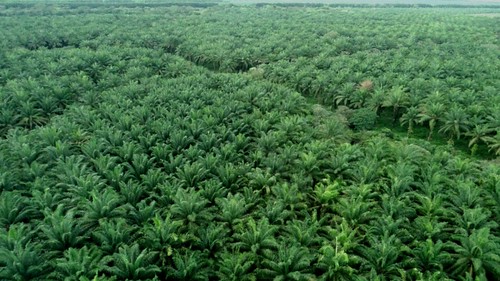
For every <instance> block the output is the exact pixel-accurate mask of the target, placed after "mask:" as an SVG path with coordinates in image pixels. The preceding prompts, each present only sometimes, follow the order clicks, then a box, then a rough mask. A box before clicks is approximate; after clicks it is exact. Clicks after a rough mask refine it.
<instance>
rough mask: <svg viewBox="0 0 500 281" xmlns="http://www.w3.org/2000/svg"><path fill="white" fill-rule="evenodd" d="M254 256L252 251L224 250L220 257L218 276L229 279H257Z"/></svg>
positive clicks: (240, 280) (241, 280) (231, 280)
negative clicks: (253, 270)
mask: <svg viewBox="0 0 500 281" xmlns="http://www.w3.org/2000/svg"><path fill="white" fill-rule="evenodd" d="M253 259H254V257H253V255H252V254H250V253H239V252H237V251H235V252H222V253H221V254H220V255H219V258H218V261H219V262H218V265H219V267H218V270H217V272H216V275H217V277H218V278H219V279H220V280H228V281H255V280H257V279H256V276H255V273H253V272H252V266H253V264H254V261H253Z"/></svg>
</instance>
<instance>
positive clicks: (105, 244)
mask: <svg viewBox="0 0 500 281" xmlns="http://www.w3.org/2000/svg"><path fill="white" fill-rule="evenodd" d="M132 233H133V228H132V227H131V226H130V225H128V224H127V221H126V220H125V219H124V218H119V219H114V220H109V221H108V220H101V221H100V225H99V227H97V228H95V230H93V231H92V237H93V242H94V243H95V244H97V245H99V249H100V250H101V251H103V252H104V253H105V254H110V255H112V254H114V253H116V252H117V251H118V249H119V248H120V247H121V246H123V245H127V244H129V243H130V242H132V241H133V235H132Z"/></svg>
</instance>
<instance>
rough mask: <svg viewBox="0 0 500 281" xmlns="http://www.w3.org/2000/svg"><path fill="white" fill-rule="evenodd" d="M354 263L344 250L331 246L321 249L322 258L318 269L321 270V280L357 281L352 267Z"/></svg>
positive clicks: (319, 259) (319, 260) (320, 257)
mask: <svg viewBox="0 0 500 281" xmlns="http://www.w3.org/2000/svg"><path fill="white" fill-rule="evenodd" d="M351 262H352V261H351V260H350V259H349V255H348V254H346V253H345V252H344V251H343V250H339V249H338V248H337V247H335V248H334V247H333V246H331V245H325V246H323V247H321V249H320V256H319V258H318V263H317V265H316V267H317V268H318V269H319V270H321V272H322V273H321V275H320V278H319V280H324V281H351V280H356V276H355V272H356V271H355V270H354V269H353V268H352V267H351V266H350V263H351Z"/></svg>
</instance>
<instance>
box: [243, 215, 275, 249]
mask: <svg viewBox="0 0 500 281" xmlns="http://www.w3.org/2000/svg"><path fill="white" fill-rule="evenodd" d="M246 225H247V228H242V229H241V230H240V232H239V233H236V234H235V235H234V238H235V241H237V242H236V243H235V247H238V248H240V249H241V250H244V251H249V252H252V253H254V254H256V255H262V254H263V252H265V251H267V250H274V249H277V248H278V243H277V242H276V239H275V238H274V234H275V233H276V231H277V230H278V228H277V227H276V226H273V225H270V224H269V222H268V220H267V219H265V218H262V219H260V220H259V221H258V222H256V221H255V220H254V219H252V218H250V219H249V220H248V222H247V223H246Z"/></svg>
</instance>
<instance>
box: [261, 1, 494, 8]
mask: <svg viewBox="0 0 500 281" xmlns="http://www.w3.org/2000/svg"><path fill="white" fill-rule="evenodd" d="M255 5H256V6H257V7H259V8H261V7H266V6H275V7H283V8H296V7H297V8H299V7H300V8H301V7H305V8H321V7H338V8H373V7H375V8H500V6H499V5H488V4H484V5H483V4H477V5H463V4H440V5H432V4H388V3H386V4H360V3H357V4H356V3H338V4H324V3H269V2H263V3H256V4H255Z"/></svg>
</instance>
